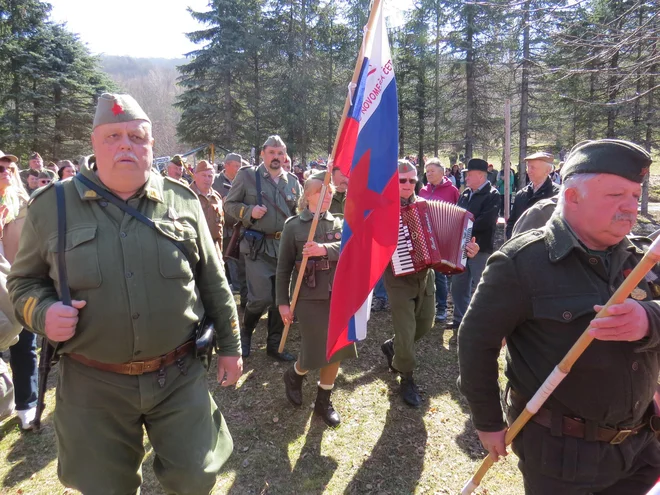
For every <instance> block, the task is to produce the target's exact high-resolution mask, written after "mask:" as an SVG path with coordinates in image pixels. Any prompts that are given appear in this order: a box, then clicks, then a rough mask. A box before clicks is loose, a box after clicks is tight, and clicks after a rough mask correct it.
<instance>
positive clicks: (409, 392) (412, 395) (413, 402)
mask: <svg viewBox="0 0 660 495" xmlns="http://www.w3.org/2000/svg"><path fill="white" fill-rule="evenodd" d="M399 393H400V394H401V398H402V399H403V401H404V402H405V403H406V404H408V405H409V406H412V407H419V406H420V405H421V404H422V398H421V397H420V396H419V390H418V389H417V385H415V381H414V380H413V373H412V371H411V372H409V373H401V388H400V389H399Z"/></svg>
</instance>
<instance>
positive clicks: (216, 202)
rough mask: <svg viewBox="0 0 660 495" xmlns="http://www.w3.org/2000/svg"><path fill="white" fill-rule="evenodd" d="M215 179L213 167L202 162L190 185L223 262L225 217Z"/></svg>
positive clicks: (219, 257)
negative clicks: (215, 186) (213, 185)
mask: <svg viewBox="0 0 660 495" xmlns="http://www.w3.org/2000/svg"><path fill="white" fill-rule="evenodd" d="M214 178H215V170H214V169H213V165H211V164H210V163H209V162H207V161H206V160H200V161H199V163H198V164H197V166H196V167H195V180H194V182H193V183H192V184H190V189H192V190H193V191H194V192H195V194H197V197H198V198H199V202H200V204H201V205H202V211H203V212H204V218H206V224H207V225H208V226H209V231H210V232H211V238H212V239H213V244H215V249H216V252H217V253H218V259H219V260H222V227H223V225H224V222H225V217H224V213H223V211H222V198H221V197H220V195H219V194H218V193H217V192H216V191H215V190H214V189H213V187H212V184H213V179H214ZM221 266H222V265H221Z"/></svg>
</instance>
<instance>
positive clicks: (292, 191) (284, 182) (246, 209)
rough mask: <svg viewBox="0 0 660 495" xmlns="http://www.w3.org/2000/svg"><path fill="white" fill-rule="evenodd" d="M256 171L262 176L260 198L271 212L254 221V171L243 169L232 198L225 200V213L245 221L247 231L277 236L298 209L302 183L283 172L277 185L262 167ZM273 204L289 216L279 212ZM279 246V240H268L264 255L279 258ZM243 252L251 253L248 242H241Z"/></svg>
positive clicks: (231, 194) (239, 173)
mask: <svg viewBox="0 0 660 495" xmlns="http://www.w3.org/2000/svg"><path fill="white" fill-rule="evenodd" d="M256 171H257V173H259V174H261V194H262V196H264V197H267V198H268V200H265V199H262V201H261V204H262V206H265V207H266V208H267V209H268V211H267V212H266V214H265V215H264V216H263V217H261V218H260V219H258V220H255V219H254V218H252V210H253V208H254V207H255V206H256V205H257V186H256V182H255V169H254V168H251V167H250V168H247V167H246V168H242V169H240V170H239V171H238V174H236V177H235V178H234V182H232V185H231V189H230V190H229V194H227V197H226V198H225V205H224V209H225V213H226V214H227V215H229V216H232V217H234V218H237V219H239V220H240V221H242V222H243V226H244V227H245V228H246V229H252V230H257V231H259V232H263V233H264V234H277V233H278V232H282V229H283V228H284V222H285V220H286V219H287V218H289V217H290V216H292V215H295V214H296V205H297V204H298V198H300V183H299V182H298V178H297V177H296V176H295V175H293V174H290V173H288V172H283V173H282V175H281V176H280V180H279V181H278V183H277V184H276V183H275V181H273V179H271V177H270V174H269V173H268V170H266V166H265V165H264V164H263V163H262V164H261V165H259V166H258V167H257V168H256ZM278 190H279V191H280V192H278ZM280 193H281V194H280ZM273 204H275V205H277V206H278V207H279V208H280V209H281V210H282V212H284V213H288V215H285V214H283V213H282V212H279V211H278V210H277V208H275V207H274V206H273ZM279 243H280V241H279V239H276V238H266V239H265V242H264V243H263V248H262V249H263V251H262V252H264V253H265V254H267V255H268V256H270V257H272V258H276V257H277V252H278V249H279ZM240 249H241V252H243V253H247V252H249V247H248V245H247V241H246V240H245V239H244V240H243V241H242V242H241V246H240Z"/></svg>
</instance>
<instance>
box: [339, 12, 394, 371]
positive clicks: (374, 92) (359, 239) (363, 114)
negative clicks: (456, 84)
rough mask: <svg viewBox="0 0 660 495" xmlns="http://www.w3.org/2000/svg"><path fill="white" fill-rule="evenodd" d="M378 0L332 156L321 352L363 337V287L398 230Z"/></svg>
mask: <svg viewBox="0 0 660 495" xmlns="http://www.w3.org/2000/svg"><path fill="white" fill-rule="evenodd" d="M378 5H379V7H378V10H379V11H378V12H376V13H375V15H376V18H375V21H374V24H373V26H374V33H373V36H371V37H369V36H367V37H366V38H367V39H366V40H365V43H366V45H365V46H364V51H363V54H364V58H363V60H362V66H361V69H360V73H359V74H360V75H359V78H358V82H357V87H355V88H354V90H353V94H352V99H351V106H350V109H349V110H348V114H347V116H346V120H345V122H344V126H343V128H342V130H341V134H340V138H339V143H338V146H337V152H336V154H335V158H334V163H333V167H338V168H339V169H340V170H341V171H342V173H344V174H345V175H347V176H349V177H350V183H349V188H348V193H347V196H346V202H345V205H344V230H343V234H342V243H341V253H340V255H339V262H338V264H337V270H336V272H335V279H334V283H333V289H332V299H331V301H330V322H329V327H328V344H327V351H326V353H327V357H328V359H330V356H332V355H333V354H334V353H335V352H337V351H338V350H339V349H341V348H343V347H346V346H347V345H349V344H351V343H353V342H356V341H358V340H363V339H364V338H365V337H366V334H367V320H368V319H369V310H370V306H371V292H372V290H373V288H374V287H375V285H376V283H377V282H378V280H379V279H380V277H381V275H382V274H383V271H384V270H385V268H386V267H387V264H388V263H389V262H390V260H391V259H392V254H393V253H394V250H395V249H396V243H397V237H398V229H399V181H398V172H397V170H398V166H397V157H398V147H399V144H398V142H399V140H398V135H399V134H398V128H399V122H398V112H397V94H396V83H395V80H394V70H393V67H392V57H391V54H390V47H389V43H388V40H387V30H386V27H385V17H384V16H383V11H382V10H383V9H382V7H381V6H380V5H382V4H380V3H379V4H378Z"/></svg>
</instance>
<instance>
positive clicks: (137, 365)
mask: <svg viewBox="0 0 660 495" xmlns="http://www.w3.org/2000/svg"><path fill="white" fill-rule="evenodd" d="M194 346H195V342H194V341H192V340H191V341H189V342H186V343H185V344H183V345H180V346H179V347H177V348H176V349H174V350H173V351H172V352H168V353H167V354H165V355H163V356H160V357H157V358H153V359H149V360H148V361H131V362H130V363H119V364H112V363H102V362H100V361H94V360H93V359H88V358H86V357H85V356H81V355H80V354H74V353H69V354H66V355H67V356H69V357H70V358H71V359H73V360H74V361H78V362H79V363H82V364H84V365H85V366H89V367H90V368H96V369H97V370H102V371H110V372H112V373H119V374H121V375H143V374H144V373H152V372H154V371H158V370H160V369H161V368H164V367H166V366H169V365H170V364H172V363H174V362H175V361H177V360H178V359H181V358H182V357H184V356H186V355H187V354H189V353H190V352H191V351H192V350H193V348H194Z"/></svg>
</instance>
